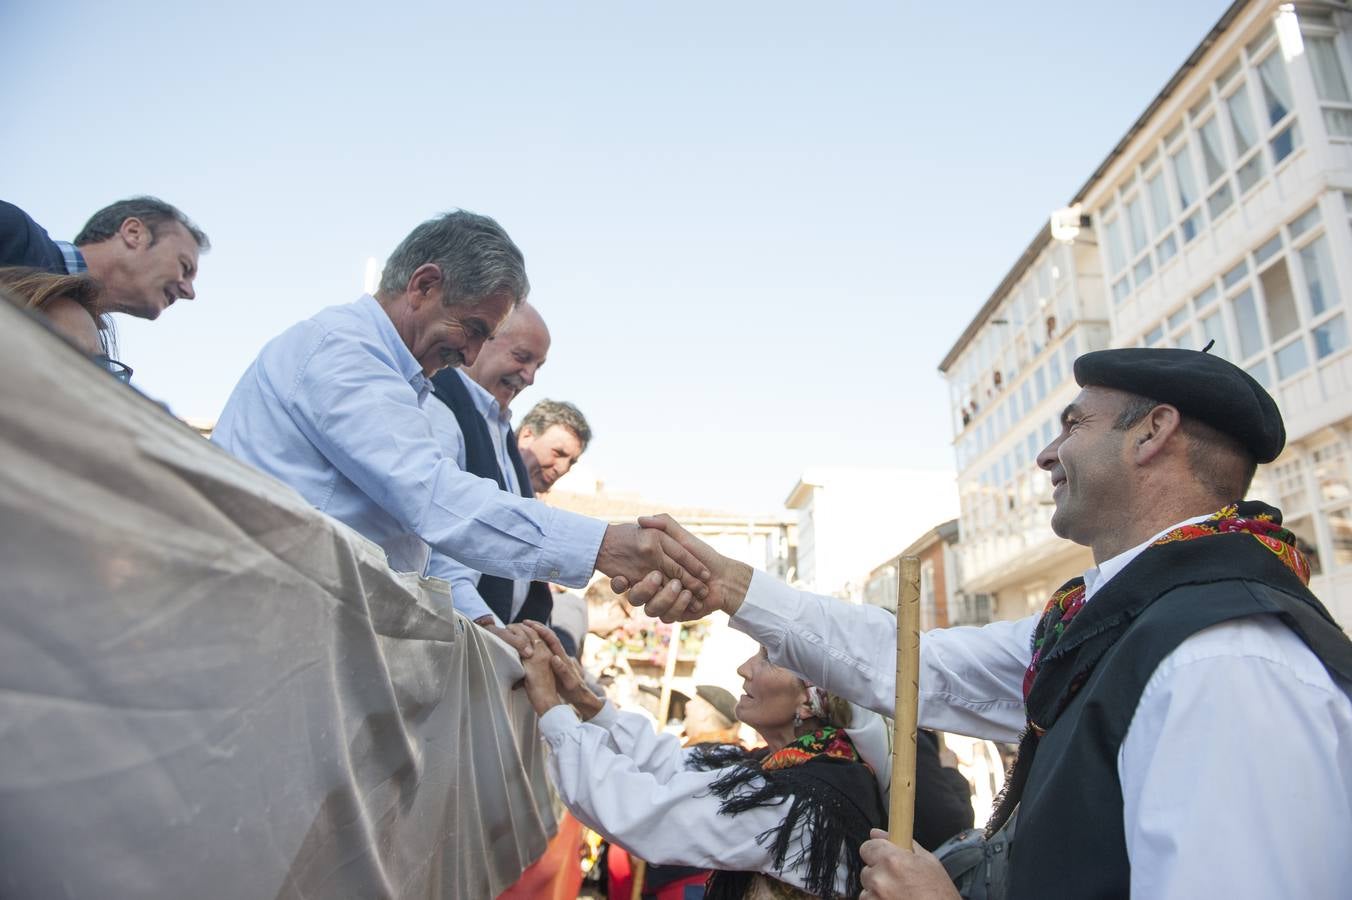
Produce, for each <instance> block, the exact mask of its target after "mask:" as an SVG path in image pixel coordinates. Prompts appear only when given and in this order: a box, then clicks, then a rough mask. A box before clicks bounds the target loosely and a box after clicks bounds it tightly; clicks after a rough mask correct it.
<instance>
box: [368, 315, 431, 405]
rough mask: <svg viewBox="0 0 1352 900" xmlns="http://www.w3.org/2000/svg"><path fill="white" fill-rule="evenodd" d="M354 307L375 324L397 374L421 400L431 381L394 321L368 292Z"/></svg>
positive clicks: (428, 390)
mask: <svg viewBox="0 0 1352 900" xmlns="http://www.w3.org/2000/svg"><path fill="white" fill-rule="evenodd" d="M356 308H357V310H358V312H360V313H361V314H362V315H364V316H365V317H366V318H367V319H368V320H369V321H370V322H371V324H373V325H374V326H375V328H376V333H377V334H379V335H380V342H381V343H382V344H384V346H385V349H386V350H388V351H389V353H390V357H391V358H392V359H393V360H394V362H395V364H396V365H397V366H398V367H399V374H400V375H403V376H404V378H406V379H407V380H408V383H409V385H410V386H411V387H412V388H413V389H414V390H415V391H417V392H418V400H419V401H420V402H421V401H422V400H423V399H424V398H425V397H426V396H427V395H428V394H429V393H430V392H431V390H432V382H431V380H430V379H428V377H427V376H426V375H424V374H423V372H422V366H420V365H418V360H417V359H415V358H414V356H413V353H412V352H411V351H410V350H409V349H408V347H406V346H404V339H403V338H401V337H400V336H399V332H398V331H396V330H395V328H394V323H393V322H392V321H390V314H389V313H387V312H385V308H384V307H382V306H381V305H380V302H379V301H378V300H376V298H375V297H372V296H371V295H370V294H362V296H361V299H360V300H358V301H357V303H356Z"/></svg>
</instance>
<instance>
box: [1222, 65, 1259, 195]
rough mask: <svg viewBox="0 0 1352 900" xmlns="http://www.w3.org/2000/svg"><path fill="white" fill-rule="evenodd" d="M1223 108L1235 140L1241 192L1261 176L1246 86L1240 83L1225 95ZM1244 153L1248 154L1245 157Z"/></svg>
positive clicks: (1256, 129)
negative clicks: (1230, 92) (1233, 90)
mask: <svg viewBox="0 0 1352 900" xmlns="http://www.w3.org/2000/svg"><path fill="white" fill-rule="evenodd" d="M1225 108H1226V111H1227V113H1228V114H1229V117H1230V136H1231V137H1232V138H1233V139H1234V141H1235V154H1236V155H1237V156H1238V157H1239V166H1238V168H1237V169H1236V172H1235V176H1236V178H1238V180H1239V190H1240V192H1241V193H1243V192H1245V191H1247V190H1249V188H1251V187H1253V186H1254V185H1255V184H1257V183H1258V181H1259V179H1261V178H1262V177H1263V154H1262V152H1261V150H1260V146H1259V143H1258V126H1257V125H1256V124H1255V123H1254V116H1253V106H1252V104H1251V103H1250V102H1249V89H1248V86H1247V85H1244V84H1241V85H1240V86H1239V88H1238V89H1236V90H1235V92H1234V93H1232V94H1231V95H1230V96H1228V97H1226V98H1225ZM1245 154H1249V156H1248V158H1247V159H1246V158H1245Z"/></svg>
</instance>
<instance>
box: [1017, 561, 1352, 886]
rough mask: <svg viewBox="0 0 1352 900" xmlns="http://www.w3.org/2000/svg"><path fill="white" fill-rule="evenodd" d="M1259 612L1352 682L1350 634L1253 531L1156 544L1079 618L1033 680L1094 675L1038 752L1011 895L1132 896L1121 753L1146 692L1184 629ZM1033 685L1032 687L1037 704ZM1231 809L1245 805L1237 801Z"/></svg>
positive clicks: (1026, 793) (1025, 797)
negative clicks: (1280, 624)
mask: <svg viewBox="0 0 1352 900" xmlns="http://www.w3.org/2000/svg"><path fill="white" fill-rule="evenodd" d="M1260 614H1272V615H1276V616H1277V617H1278V618H1279V619H1280V620H1281V621H1282V622H1283V623H1284V624H1285V625H1286V626H1287V627H1289V628H1291V630H1292V631H1294V632H1295V633H1296V634H1297V635H1298V636H1299V637H1300V638H1301V639H1302V640H1303V641H1304V642H1305V643H1306V645H1307V646H1309V648H1310V650H1311V651H1312V652H1314V653H1315V655H1316V656H1318V657H1319V659H1320V661H1321V662H1323V664H1324V666H1325V667H1326V668H1327V669H1328V670H1329V671H1330V672H1332V673H1334V674H1336V675H1339V676H1341V677H1342V678H1344V679H1349V680H1352V643H1349V641H1348V638H1347V635H1345V634H1344V633H1343V632H1342V631H1341V630H1340V629H1339V627H1338V626H1337V625H1336V624H1335V623H1334V621H1333V619H1332V617H1331V616H1330V615H1329V613H1328V611H1327V610H1325V609H1324V606H1323V605H1322V604H1321V603H1320V602H1319V600H1318V599H1316V598H1315V596H1314V595H1313V594H1311V593H1310V591H1309V590H1308V589H1307V588H1306V587H1305V586H1304V585H1303V584H1301V583H1300V579H1298V578H1297V577H1296V576H1295V575H1294V574H1293V573H1292V572H1291V571H1290V570H1289V569H1287V568H1286V566H1284V565H1283V564H1282V563H1281V561H1280V560H1279V559H1278V558H1277V557H1276V555H1275V554H1273V553H1271V552H1269V551H1267V550H1264V549H1262V548H1260V547H1258V545H1257V544H1256V542H1255V541H1254V538H1253V537H1252V536H1250V535H1248V534H1220V535H1212V536H1208V537H1202V538H1197V539H1194V540H1190V541H1184V542H1178V543H1173V544H1165V545H1163V546H1159V547H1151V548H1150V549H1148V550H1146V551H1145V552H1143V553H1142V554H1141V555H1140V556H1138V557H1137V558H1136V559H1135V560H1133V561H1132V562H1131V563H1130V564H1129V565H1128V566H1127V567H1126V568H1125V569H1124V570H1123V571H1122V572H1120V573H1119V574H1118V575H1117V576H1116V577H1115V578H1113V579H1112V581H1110V582H1108V584H1107V585H1106V586H1105V587H1104V588H1103V590H1102V591H1100V592H1099V593H1098V594H1096V595H1095V596H1094V599H1093V601H1092V602H1090V603H1089V604H1088V605H1087V606H1086V607H1085V608H1084V610H1083V611H1082V612H1081V613H1080V614H1079V615H1078V616H1076V618H1075V619H1074V621H1073V622H1072V623H1071V625H1070V627H1069V628H1068V629H1067V631H1066V633H1065V635H1063V636H1062V638H1061V640H1060V641H1059V642H1058V643H1057V644H1056V646H1055V647H1054V648H1053V649H1052V651H1051V652H1050V653H1048V654H1047V658H1046V660H1045V661H1044V663H1043V669H1042V672H1040V673H1039V675H1038V680H1039V682H1041V681H1042V679H1043V678H1044V677H1048V678H1050V679H1051V681H1050V682H1049V684H1052V685H1055V684H1056V683H1057V681H1061V682H1062V683H1063V684H1066V683H1070V682H1071V681H1073V680H1075V679H1077V678H1085V677H1086V675H1085V673H1088V675H1087V680H1085V682H1084V685H1083V687H1081V688H1080V690H1079V691H1078V693H1076V694H1075V695H1074V697H1073V699H1072V700H1071V701H1070V703H1069V704H1068V705H1067V706H1066V708H1065V709H1064V711H1062V712H1061V713H1060V714H1059V715H1057V716H1056V718H1055V720H1054V722H1053V723H1052V724H1051V726H1050V727H1049V728H1048V730H1047V732H1046V734H1045V735H1043V737H1042V739H1041V741H1040V742H1039V744H1038V747H1037V751H1036V754H1035V755H1034V757H1033V763H1032V768H1031V769H1030V771H1029V774H1028V781H1027V783H1026V784H1025V786H1024V790H1023V794H1022V798H1021V800H1020V803H1019V810H1018V834H1017V836H1016V837H1015V839H1014V846H1013V850H1012V853H1011V856H1010V884H1009V893H1008V896H1009V897H1010V898H1011V900H1013V898H1043V897H1076V898H1107V897H1127V896H1129V894H1130V884H1131V868H1130V865H1129V863H1128V859H1127V848H1126V836H1125V833H1124V830H1123V823H1122V786H1121V784H1120V783H1119V781H1118V772H1117V755H1118V751H1119V749H1120V747H1121V745H1122V740H1123V738H1124V737H1125V736H1126V733H1127V728H1128V726H1129V725H1130V724H1131V719H1132V716H1133V715H1134V714H1135V712H1136V706H1137V703H1138V701H1139V700H1140V697H1141V692H1142V691H1143V690H1144V688H1145V685H1146V682H1147V681H1149V680H1150V676H1151V675H1152V674H1153V673H1154V671H1155V668H1156V667H1157V666H1158V665H1159V663H1160V662H1161V661H1162V660H1163V659H1164V658H1165V657H1166V656H1168V655H1169V654H1170V653H1171V652H1172V651H1173V650H1174V649H1175V648H1176V647H1178V645H1179V644H1181V643H1182V642H1183V641H1184V640H1186V639H1187V638H1188V637H1190V636H1192V635H1193V634H1196V633H1197V632H1199V631H1201V630H1202V629H1204V628H1207V627H1209V626H1211V625H1216V624H1219V623H1221V622H1226V621H1230V620H1232V619H1238V618H1242V617H1244V616H1252V615H1260ZM1036 693H1037V686H1035V688H1034V694H1033V695H1030V698H1029V699H1030V708H1031V706H1032V704H1031V701H1033V700H1034V697H1035V695H1036ZM1030 711H1031V709H1030ZM1034 719H1035V721H1036V714H1035V713H1034ZM1180 802H1184V803H1186V802H1187V798H1186V797H1182V798H1180ZM1235 814H1236V815H1243V812H1242V810H1240V809H1239V808H1238V807H1237V808H1236V813H1235ZM1217 862H1218V864H1221V862H1220V861H1217Z"/></svg>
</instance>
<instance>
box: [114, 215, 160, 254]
mask: <svg viewBox="0 0 1352 900" xmlns="http://www.w3.org/2000/svg"><path fill="white" fill-rule="evenodd" d="M117 236H118V238H119V239H120V240H121V241H122V243H123V245H124V246H126V248H127V249H128V250H143V249H145V248H146V247H149V246H150V245H151V244H152V243H154V241H155V236H154V235H153V234H151V232H150V229H149V228H148V227H146V223H145V222H142V221H141V220H140V219H138V218H136V217H135V216H128V217H127V218H125V219H123V220H122V224H121V225H119V226H118V227H117Z"/></svg>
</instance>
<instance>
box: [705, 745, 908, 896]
mask: <svg viewBox="0 0 1352 900" xmlns="http://www.w3.org/2000/svg"><path fill="white" fill-rule="evenodd" d="M697 750H698V752H697V753H695V754H694V755H693V756H692V758H691V761H690V766H691V768H693V769H697V770H702V771H709V770H715V769H726V770H727V772H726V773H725V774H723V775H722V776H720V777H719V779H718V780H717V781H715V782H714V783H713V784H712V785H711V786H710V790H711V791H712V792H713V794H714V796H716V797H718V798H720V799H721V800H722V801H723V803H722V805H721V806H720V807H719V810H718V811H719V812H720V813H721V814H723V815H725V816H735V815H737V814H738V813H742V812H745V811H747V810H749V809H757V808H760V807H764V806H784V805H786V804H787V809H786V810H785V812H784V818H783V821H782V822H781V823H780V824H779V825H778V826H776V827H775V828H771V829H769V830H768V831H765V832H764V833H762V834H760V835H758V836H757V838H756V840H757V842H758V843H759V844H760V845H761V846H762V847H766V848H768V849H770V850H771V851H772V852H773V854H774V856H773V864H774V867H775V868H776V869H778V870H781V871H782V870H783V869H785V868H797V867H802V870H803V880H804V885H805V886H806V888H807V890H808V891H809V892H810V893H812V894H815V895H817V896H819V897H824V898H835V897H837V896H840V895H838V894H837V893H836V873H837V872H838V871H839V869H840V866H841V863H842V862H843V863H844V864H845V867H846V871H847V873H848V874H847V878H846V884H845V896H847V897H855V896H858V894H859V891H860V884H859V876H860V873H861V872H862V871H863V862H862V861H861V860H860V858H859V845H860V844H862V843H864V841H866V840H868V838H869V829H870V828H886V827H887V813H886V810H885V808H884V806H883V801H882V797H881V795H880V794H879V792H878V782H877V780H876V779H875V777H874V775H873V770H872V769H870V768H869V767H868V766H867V765H866V764H865V763H864V762H863V761H862V760H861V759H860V758H859V754H858V753H857V752H856V751H855V749H854V745H853V744H852V743H851V742H850V739H849V738H848V737H847V736H846V734H845V732H844V731H840V730H838V729H835V728H831V727H826V728H822V729H820V730H818V731H815V732H813V733H811V734H805V735H803V736H802V737H800V738H798V739H797V740H796V741H794V742H793V743H792V744H789V745H788V746H787V747H785V748H784V749H782V750H779V751H777V752H776V753H774V754H768V753H767V752H766V750H765V749H764V748H762V749H760V750H754V751H750V752H748V751H746V750H742V749H741V748H740V747H732V746H727V745H705V746H701V747H699V748H697ZM757 874H758V873H756V872H724V871H716V872H714V873H713V874H712V875H710V876H709V882H708V885H707V887H706V889H705V897H706V900H741V898H742V897H743V896H745V894H746V892H747V890H748V889H749V888H750V886H751V882H752V879H753V878H754V877H755V876H756V875H757Z"/></svg>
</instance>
